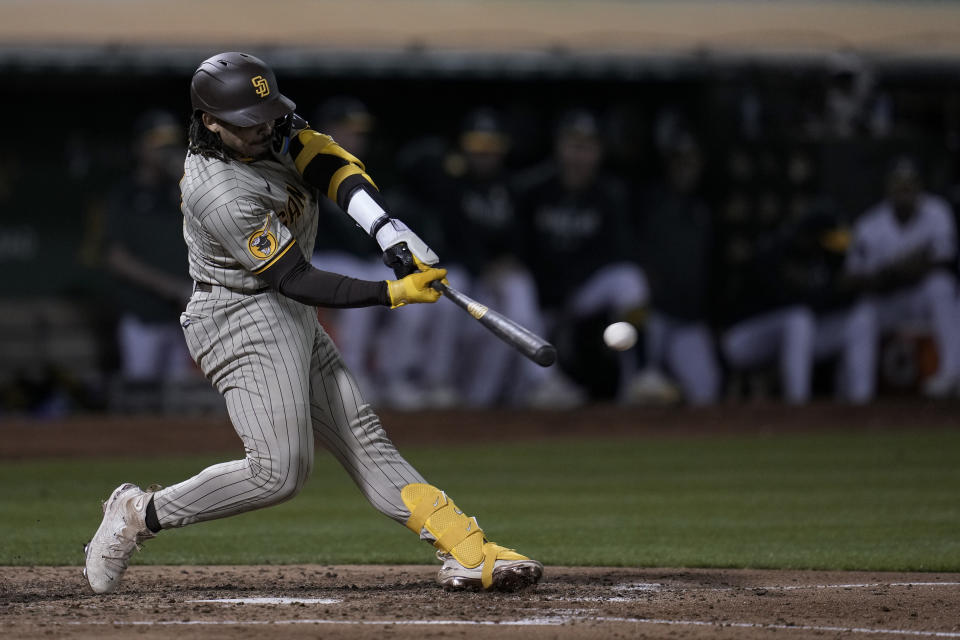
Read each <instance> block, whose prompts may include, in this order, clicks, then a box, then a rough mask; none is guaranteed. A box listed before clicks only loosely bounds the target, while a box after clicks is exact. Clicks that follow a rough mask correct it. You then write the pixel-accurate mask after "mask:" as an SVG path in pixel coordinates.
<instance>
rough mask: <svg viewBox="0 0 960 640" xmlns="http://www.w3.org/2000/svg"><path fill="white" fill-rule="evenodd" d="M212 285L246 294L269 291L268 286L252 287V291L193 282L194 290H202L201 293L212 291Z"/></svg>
mask: <svg viewBox="0 0 960 640" xmlns="http://www.w3.org/2000/svg"><path fill="white" fill-rule="evenodd" d="M214 287H220V288H223V289H226V290H227V291H232V292H233V293H243V294H247V295H254V294H257V293H263V292H264V291H269V290H270V287H262V288H260V289H254V290H252V291H244V290H243V289H234V288H232V287H224V286H223V285H222V284H210V283H209V282H196V281H194V283H193V290H194V291H202V292H203V293H213V288H214Z"/></svg>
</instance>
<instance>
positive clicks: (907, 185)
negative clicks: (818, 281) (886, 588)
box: [846, 157, 960, 396]
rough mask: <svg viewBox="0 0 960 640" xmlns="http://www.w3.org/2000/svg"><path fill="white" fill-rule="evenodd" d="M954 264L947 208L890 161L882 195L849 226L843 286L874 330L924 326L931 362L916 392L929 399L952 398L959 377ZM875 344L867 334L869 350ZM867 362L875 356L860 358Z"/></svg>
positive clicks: (912, 170) (909, 165) (900, 163)
mask: <svg viewBox="0 0 960 640" xmlns="http://www.w3.org/2000/svg"><path fill="white" fill-rule="evenodd" d="M956 260H957V230H956V223H955V222H954V218H953V212H952V211H951V210H950V205H949V204H947V203H946V201H944V200H943V199H942V198H939V197H937V196H934V195H932V194H930V193H925V192H923V191H922V189H921V182H920V172H919V169H918V168H917V166H916V164H915V163H914V162H913V161H912V160H911V159H909V158H906V157H904V158H899V159H897V160H896V161H895V162H894V163H893V165H892V166H891V168H890V170H889V173H888V176H887V198H886V199H885V200H884V201H882V202H880V203H878V204H877V205H875V206H874V207H872V208H871V209H869V210H868V211H867V212H866V213H864V214H863V215H862V216H861V217H860V219H858V220H857V222H856V224H855V226H854V230H853V244H852V246H851V248H850V251H849V253H848V254H847V263H846V271H847V278H848V281H847V284H848V286H849V287H850V288H851V289H853V290H854V291H856V292H858V293H859V294H860V298H859V300H858V301H857V307H858V308H859V312H860V313H866V314H867V315H868V316H872V317H873V323H872V324H873V326H874V329H875V331H876V332H880V333H882V332H884V331H890V330H891V329H894V328H896V327H897V326H902V324H903V323H904V322H906V321H910V320H920V321H923V322H926V323H927V324H928V325H929V327H930V328H931V329H932V333H933V337H934V341H935V342H936V345H937V356H938V358H939V364H938V369H937V372H936V374H935V375H934V376H933V377H931V378H930V379H928V380H926V381H925V382H924V389H923V391H924V393H926V394H927V395H930V396H944V395H948V394H950V393H952V392H953V391H954V390H955V389H956V385H957V381H958V379H960V330H958V328H957V310H956V307H957V303H956V300H957V279H956V276H955V275H954V267H955V264H956ZM876 344H877V340H876V339H875V336H874V340H873V342H872V345H873V349H876V348H877V347H876ZM875 361H876V356H875V355H874V356H872V357H871V358H869V359H866V360H865V362H866V363H868V364H872V363H873V362H875ZM871 379H872V377H871ZM869 391H870V392H872V389H870V390H869Z"/></svg>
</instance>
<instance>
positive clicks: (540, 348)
mask: <svg viewBox="0 0 960 640" xmlns="http://www.w3.org/2000/svg"><path fill="white" fill-rule="evenodd" d="M430 286H432V287H433V288H434V289H436V290H437V291H439V292H441V293H442V294H443V295H444V296H445V297H446V298H448V299H449V300H450V301H452V302H453V303H454V304H456V305H457V306H458V307H460V308H462V309H465V310H466V311H467V313H469V314H470V315H471V316H473V317H474V318H475V319H476V320H477V322H479V323H480V324H482V325H483V326H484V327H486V328H487V329H488V330H489V331H490V332H491V333H493V334H494V335H496V336H497V337H498V338H500V339H501V340H503V341H504V342H506V343H507V344H509V345H510V346H512V347H513V348H515V349H517V350H518V351H520V353H522V354H523V355H525V356H526V357H528V358H530V359H531V360H533V361H534V362H536V363H537V364H538V365H540V366H541V367H549V366H550V365H552V364H553V363H554V362H556V361H557V350H556V348H555V347H554V346H553V345H552V344H550V343H549V342H547V341H546V340H544V339H543V338H541V337H540V336H538V335H537V334H535V333H533V332H532V331H530V330H529V329H526V328H524V327H522V326H520V325H519V324H517V323H516V322H514V321H513V320H510V319H509V318H507V317H505V316H503V315H501V314H499V313H497V312H496V311H493V310H492V309H490V308H488V307H487V306H486V305H483V304H480V303H479V302H477V301H476V300H474V299H473V298H471V297H469V296H467V295H465V294H463V293H461V292H459V291H457V290H456V289H453V288H451V287H449V286H447V285H445V284H443V283H442V282H432V283H431V284H430Z"/></svg>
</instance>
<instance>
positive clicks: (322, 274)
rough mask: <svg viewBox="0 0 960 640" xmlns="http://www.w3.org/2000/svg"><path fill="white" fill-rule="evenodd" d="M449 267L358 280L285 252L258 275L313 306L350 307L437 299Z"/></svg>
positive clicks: (301, 256)
mask: <svg viewBox="0 0 960 640" xmlns="http://www.w3.org/2000/svg"><path fill="white" fill-rule="evenodd" d="M446 273H447V271H446V269H433V268H429V269H426V270H425V271H423V272H418V273H414V274H411V275H408V276H407V277H405V278H401V279H400V280H379V281H371V280H358V279H357V278H350V277H348V276H344V275H340V274H337V273H331V272H329V271H321V270H320V269H317V268H315V267H313V266H312V265H310V263H308V262H307V261H306V260H305V259H304V257H303V254H302V253H301V252H300V251H296V250H295V251H286V252H285V253H283V255H281V256H280V257H279V258H278V259H276V260H275V261H274V262H273V263H272V264H270V266H269V267H267V268H266V269H265V270H263V271H261V272H260V273H259V274H258V275H259V276H260V277H262V278H264V279H265V280H266V281H267V283H268V284H269V285H270V286H271V287H272V288H273V289H275V290H276V291H279V292H280V293H282V294H283V295H285V296H287V297H288V298H292V299H294V300H296V301H297V302H301V303H303V304H308V305H311V306H314V307H332V308H351V307H372V306H376V305H384V306H388V307H390V308H391V309H396V308H397V307H401V306H403V305H405V304H411V303H417V302H436V301H437V299H438V298H439V297H440V292H439V291H436V290H435V289H433V288H431V287H430V283H431V282H433V281H434V280H441V279H443V277H444V276H445V275H446Z"/></svg>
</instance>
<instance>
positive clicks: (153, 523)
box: [144, 496, 163, 533]
mask: <svg viewBox="0 0 960 640" xmlns="http://www.w3.org/2000/svg"><path fill="white" fill-rule="evenodd" d="M144 519H145V520H146V521H147V529H150V531H151V532H152V533H158V532H159V531H160V530H161V529H162V528H163V527H161V526H160V520H158V519H157V508H156V507H154V506H153V496H150V503H149V504H148V505H147V515H146V518H144Z"/></svg>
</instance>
